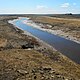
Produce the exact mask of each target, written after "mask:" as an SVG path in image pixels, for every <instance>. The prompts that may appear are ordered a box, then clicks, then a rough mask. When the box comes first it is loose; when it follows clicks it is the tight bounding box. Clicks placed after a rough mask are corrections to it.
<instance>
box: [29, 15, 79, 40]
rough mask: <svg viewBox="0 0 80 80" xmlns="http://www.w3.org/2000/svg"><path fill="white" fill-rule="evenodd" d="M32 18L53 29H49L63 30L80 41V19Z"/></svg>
mask: <svg viewBox="0 0 80 80" xmlns="http://www.w3.org/2000/svg"><path fill="white" fill-rule="evenodd" d="M30 18H31V19H32V20H33V21H34V22H36V23H42V24H44V25H47V24H49V25H51V26H52V27H48V29H51V30H61V31H63V32H65V33H69V34H70V35H71V36H73V37H75V38H77V39H78V40H79V41H80V19H77V18H73V19H72V18H69V19H68V18H58V17H49V16H32V17H30ZM45 28H46V27H45Z"/></svg>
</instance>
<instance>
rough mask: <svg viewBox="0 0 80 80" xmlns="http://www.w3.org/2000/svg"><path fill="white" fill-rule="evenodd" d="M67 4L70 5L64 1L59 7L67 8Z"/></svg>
mask: <svg viewBox="0 0 80 80" xmlns="http://www.w3.org/2000/svg"><path fill="white" fill-rule="evenodd" d="M69 6H70V4H69V3H64V4H62V5H61V7H63V8H68V7H69Z"/></svg>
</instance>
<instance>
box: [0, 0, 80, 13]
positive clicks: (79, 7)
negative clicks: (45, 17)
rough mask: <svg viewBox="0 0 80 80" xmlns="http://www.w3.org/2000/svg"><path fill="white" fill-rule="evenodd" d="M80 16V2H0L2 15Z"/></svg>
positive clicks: (64, 0)
mask: <svg viewBox="0 0 80 80" xmlns="http://www.w3.org/2000/svg"><path fill="white" fill-rule="evenodd" d="M65 13H73V14H80V0H0V14H65Z"/></svg>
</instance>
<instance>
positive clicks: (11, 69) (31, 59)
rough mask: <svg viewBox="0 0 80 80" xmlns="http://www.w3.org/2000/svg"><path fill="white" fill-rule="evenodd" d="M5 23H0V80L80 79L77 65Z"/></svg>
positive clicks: (79, 70) (27, 34) (79, 68)
mask: <svg viewBox="0 0 80 80" xmlns="http://www.w3.org/2000/svg"><path fill="white" fill-rule="evenodd" d="M8 18H9V16H8ZM4 19H5V17H4ZM8 20H9V19H8ZM8 20H7V19H6V20H5V21H4V20H1V21H0V41H1V42H0V43H2V44H0V80H14V79H15V80H22V79H27V80H34V79H36V80H46V79H48V80H52V79H53V80H60V79H61V80H79V79H80V75H79V74H80V65H79V64H76V63H74V62H73V61H71V60H70V59H68V58H67V57H65V56H63V55H62V54H61V53H59V52H58V51H57V50H54V49H53V50H52V49H51V48H49V47H47V48H46V45H47V44H45V43H44V42H43V43H42V41H40V42H39V39H37V40H36V39H35V38H34V36H32V35H31V34H29V33H28V32H27V33H26V32H25V33H26V34H25V33H24V31H23V30H21V29H19V28H18V27H16V26H13V25H12V24H9V23H8Z"/></svg>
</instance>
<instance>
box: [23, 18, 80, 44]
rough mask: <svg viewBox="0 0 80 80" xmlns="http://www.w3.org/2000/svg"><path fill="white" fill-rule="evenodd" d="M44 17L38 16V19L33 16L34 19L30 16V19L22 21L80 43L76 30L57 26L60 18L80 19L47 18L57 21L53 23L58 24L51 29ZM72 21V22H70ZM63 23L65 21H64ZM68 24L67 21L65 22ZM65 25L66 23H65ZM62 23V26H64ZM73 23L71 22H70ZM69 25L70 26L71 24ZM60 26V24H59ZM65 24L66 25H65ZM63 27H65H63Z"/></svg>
mask: <svg viewBox="0 0 80 80" xmlns="http://www.w3.org/2000/svg"><path fill="white" fill-rule="evenodd" d="M45 18H46V17H40V18H39V19H38V17H35V19H34V18H31V19H30V20H28V21H26V20H24V21H23V23H25V24H27V25H30V26H33V27H35V28H37V29H40V30H43V31H47V32H49V33H51V34H54V35H58V36H60V37H63V38H66V39H68V40H71V41H74V42H77V43H80V38H79V31H77V30H75V31H74V30H71V31H70V29H69V28H66V27H63V28H61V27H59V24H61V23H62V22H61V20H62V21H63V20H68V21H70V22H71V21H75V20H76V21H80V20H77V19H70V20H69V19H63V18H59V19H58V18H49V19H52V20H53V21H54V19H55V20H56V21H58V22H56V23H54V25H55V24H57V25H58V26H55V27H53V29H52V24H51V23H50V22H48V21H47V22H46V23H45V22H44V21H45V20H44V19H45ZM41 20H42V21H43V22H42V21H41ZM68 21H67V22H68ZM65 22H66V21H65ZM71 23H72V22H71ZM64 24H65V23H64ZM67 24H68V23H67ZM65 25H66V24H65ZM65 25H64V26H65ZM72 25H73V24H72ZM72 25H71V26H72ZM60 26H61V25H60ZM66 26H67V25H66ZM64 28H65V29H64ZM73 29H74V27H73Z"/></svg>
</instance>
